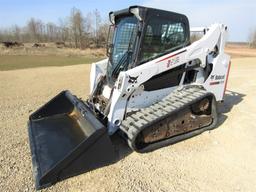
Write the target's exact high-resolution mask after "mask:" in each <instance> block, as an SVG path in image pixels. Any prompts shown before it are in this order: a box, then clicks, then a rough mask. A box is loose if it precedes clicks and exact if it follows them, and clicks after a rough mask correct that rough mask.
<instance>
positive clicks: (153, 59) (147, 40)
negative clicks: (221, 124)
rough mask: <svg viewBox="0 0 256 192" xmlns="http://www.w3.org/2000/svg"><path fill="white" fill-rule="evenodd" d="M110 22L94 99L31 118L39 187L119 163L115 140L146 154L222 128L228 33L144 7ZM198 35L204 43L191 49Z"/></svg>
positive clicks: (96, 68) (64, 99) (71, 99)
mask: <svg viewBox="0 0 256 192" xmlns="http://www.w3.org/2000/svg"><path fill="white" fill-rule="evenodd" d="M109 19H110V22H111V23H112V25H111V26H110V28H109V38H108V45H107V56H108V58H107V59H104V60H102V61H99V62H97V63H93V64H92V66H91V74H90V96H89V97H88V100H87V101H82V100H81V99H79V98H77V97H76V96H74V95H72V94H71V93H70V92H69V91H63V92H61V93H60V94H59V95H57V96H55V97H54V98H53V99H52V100H50V101H49V102H48V103H46V104H45V105H44V106H42V107H41V108H39V109H38V110H37V111H36V112H34V113H33V114H32V115H31V116H30V118H29V122H28V130H29V139H30V147H31V152H32V162H33V169H34V175H35V180H36V187H37V189H40V188H43V187H46V186H49V185H51V184H54V183H56V182H57V181H60V180H63V179H65V178H67V177H71V176H74V175H77V174H79V173H82V172H86V171H90V170H93V169H95V168H98V167H101V166H104V165H108V164H110V163H112V162H113V159H115V155H116V154H115V153H116V152H115V146H114V144H113V141H112V138H113V136H114V135H118V136H120V137H121V138H123V139H124V140H126V141H127V143H128V145H129V146H130V148H131V149H132V150H134V151H137V152H141V153H143V152H149V151H152V150H155V149H158V148H160V147H164V146H167V145H170V144H172V143H175V142H178V141H180V140H184V139H187V138H190V137H192V136H195V135H198V134H200V133H202V132H203V131H206V130H210V129H213V128H214V127H215V126H216V123H217V121H218V116H217V109H216V103H217V102H218V101H222V100H223V96H224V93H225V89H226V85H227V79H228V72H229V67H230V57H229V56H228V55H226V54H225V53H224V47H225V40H226V37H227V27H226V26H225V25H223V24H213V25H211V26H209V27H202V28H190V27H189V21H188V19H187V17H186V16H185V15H182V14H178V13H174V12H169V11H163V10H158V9H153V8H146V7H141V6H132V7H129V8H127V9H123V10H120V11H116V12H110V14H109ZM191 32H201V33H203V37H202V38H201V39H199V40H197V41H195V42H193V43H191V42H190V33H191ZM74 78H75V77H74Z"/></svg>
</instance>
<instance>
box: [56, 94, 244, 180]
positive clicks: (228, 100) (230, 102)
mask: <svg viewBox="0 0 256 192" xmlns="http://www.w3.org/2000/svg"><path fill="white" fill-rule="evenodd" d="M245 96H246V95H245V94H241V93H237V92H234V91H226V94H225V96H224V102H222V103H218V115H219V121H218V124H217V126H216V128H218V127H219V126H220V125H221V124H223V123H224V122H225V120H226V119H227V115H225V114H226V113H228V112H230V111H231V110H232V108H233V107H234V106H235V105H237V104H239V103H240V102H242V101H243V98H244V97H245ZM111 142H112V144H113V146H114V150H115V155H114V156H113V159H112V160H111V161H110V162H106V164H104V165H102V166H99V167H96V168H95V169H98V168H102V167H105V166H109V165H112V164H115V163H117V162H119V161H120V160H122V159H124V158H126V157H127V156H129V155H130V154H131V153H133V151H132V150H131V149H130V148H129V146H128V144H127V142H126V141H125V140H124V139H123V138H122V137H121V136H120V135H119V134H118V133H116V134H114V135H112V136H111ZM92 171H93V170H92ZM83 173H85V172H80V173H78V174H76V175H79V174H83ZM73 176H75V175H73ZM65 179H66V178H65ZM61 180H64V179H61Z"/></svg>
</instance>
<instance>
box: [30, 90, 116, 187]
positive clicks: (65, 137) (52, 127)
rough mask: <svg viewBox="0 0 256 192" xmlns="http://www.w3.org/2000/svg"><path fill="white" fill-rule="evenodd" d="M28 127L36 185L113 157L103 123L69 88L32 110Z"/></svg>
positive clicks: (52, 182) (47, 182) (45, 184)
mask: <svg viewBox="0 0 256 192" xmlns="http://www.w3.org/2000/svg"><path fill="white" fill-rule="evenodd" d="M28 130H29V140H30V148H31V153H32V163H33V172H34V177H35V180H36V188H37V189H41V188H44V187H47V186H49V185H52V184H54V183H56V182H57V181H60V180H63V179H65V178H68V177H71V176H74V175H78V174H80V173H83V172H87V171H90V170H92V169H96V168H98V167H102V166H105V165H108V164H110V163H113V162H114V160H115V156H116V154H115V151H114V147H113V146H112V143H111V139H110V137H109V136H108V134H107V129H106V127H105V126H104V125H103V124H102V123H101V122H100V121H99V120H98V119H97V118H96V117H95V116H94V115H93V113H92V112H91V110H90V108H89V107H88V105H87V104H86V103H84V102H83V101H81V100H79V99H78V98H77V97H75V96H73V95H71V94H70V92H69V91H63V92H61V93H60V94H59V95H57V96H56V97H54V98H53V99H52V100H50V101H49V102H48V103H46V104H45V105H44V106H42V107H41V108H40V109H39V110H37V111H36V112H34V113H33V114H32V115H31V116H30V117H29V122H28Z"/></svg>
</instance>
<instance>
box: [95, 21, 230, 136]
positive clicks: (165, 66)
mask: <svg viewBox="0 0 256 192" xmlns="http://www.w3.org/2000/svg"><path fill="white" fill-rule="evenodd" d="M192 31H193V32H196V31H199V32H202V31H204V32H205V35H204V36H203V37H202V38H201V39H200V40H198V41H196V42H194V43H192V44H191V45H189V46H187V47H184V48H182V49H179V50H177V51H174V52H171V53H169V54H166V55H164V56H162V57H159V58H157V59H154V60H152V61H149V62H147V63H145V64H142V65H140V66H137V67H135V68H132V69H130V70H127V71H124V72H120V73H119V76H118V79H117V81H116V83H115V85H114V87H113V94H112V97H111V98H110V99H111V106H110V111H109V114H108V121H109V123H108V131H109V134H113V133H114V132H115V131H116V130H117V129H118V127H119V125H120V123H121V121H122V120H123V119H124V118H125V114H126V113H127V112H129V111H132V110H136V109H139V108H144V107H147V106H150V105H152V104H153V103H155V102H157V101H159V100H161V99H162V98H163V97H165V96H167V95H168V94H170V92H172V90H174V89H177V88H178V87H177V86H175V87H171V88H165V89H161V90H156V91H144V87H143V85H142V84H143V83H144V82H146V81H147V80H149V79H150V78H151V77H153V76H155V75H157V74H160V73H162V72H165V71H168V70H170V69H172V68H175V67H177V66H180V65H183V64H186V66H189V65H190V64H189V62H191V61H195V60H199V61H200V67H198V68H196V69H197V70H198V73H197V76H196V81H195V82H193V83H192V84H196V85H201V86H203V87H204V88H205V89H206V90H208V91H210V92H212V93H213V94H214V95H215V97H216V100H217V101H221V100H222V99H223V95H224V91H225V90H224V89H225V84H226V81H227V73H228V68H229V63H230V57H229V56H228V55H226V54H225V53H224V46H225V41H226V36H227V28H226V26H224V25H222V24H213V25H211V26H210V27H208V28H203V27H202V28H194V29H192ZM216 45H217V46H218V55H217V56H215V57H213V56H211V55H210V53H211V52H212V51H213V50H214V49H215V47H216ZM207 63H211V64H212V71H211V73H210V75H209V76H208V78H207V79H205V77H204V68H205V67H206V65H207ZM192 65H193V62H192ZM106 66H107V60H106V59H105V60H103V61H100V62H98V63H95V64H93V65H92V70H91V92H92V90H93V88H94V87H95V85H96V81H97V79H98V78H99V76H101V75H104V74H105V73H106ZM130 77H134V78H136V81H132V82H131V81H129V80H130ZM183 80H184V74H183V78H182V80H181V82H180V85H179V86H180V87H181V86H183ZM217 82H218V83H217ZM110 91H111V89H110V88H109V87H107V88H104V89H103V95H104V97H106V98H108V97H109V96H110Z"/></svg>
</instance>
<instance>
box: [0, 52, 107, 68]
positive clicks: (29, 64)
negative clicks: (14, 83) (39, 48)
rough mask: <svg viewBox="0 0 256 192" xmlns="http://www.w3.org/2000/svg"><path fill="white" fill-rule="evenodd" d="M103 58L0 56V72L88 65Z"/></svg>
mask: <svg viewBox="0 0 256 192" xmlns="http://www.w3.org/2000/svg"><path fill="white" fill-rule="evenodd" d="M102 58H103V57H102V56H101V57H95V56H62V55H47V56H44V55H40V56H36V55H0V71H7V70H15V69H26V68H34V67H47V66H66V65H76V64H83V63H84V64H90V63H92V62H95V61H99V60H100V59H102Z"/></svg>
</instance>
